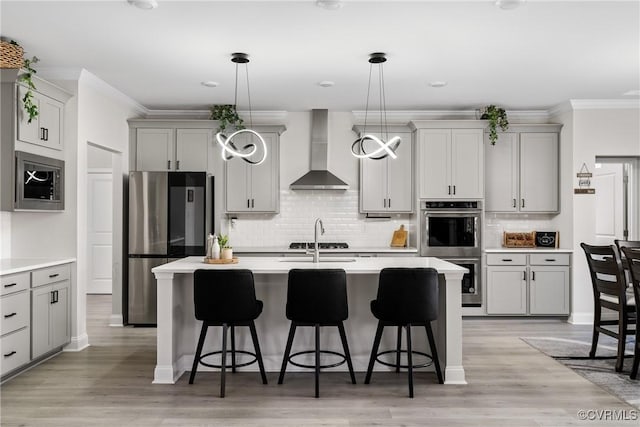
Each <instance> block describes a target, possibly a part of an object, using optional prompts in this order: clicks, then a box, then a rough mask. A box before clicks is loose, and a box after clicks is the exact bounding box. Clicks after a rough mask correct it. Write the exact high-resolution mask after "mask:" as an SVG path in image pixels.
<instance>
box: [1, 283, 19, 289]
mask: <svg viewBox="0 0 640 427" xmlns="http://www.w3.org/2000/svg"><path fill="white" fill-rule="evenodd" d="M15 285H17V283H7V284H6V285H4V287H5V288H10V287H12V286H15Z"/></svg>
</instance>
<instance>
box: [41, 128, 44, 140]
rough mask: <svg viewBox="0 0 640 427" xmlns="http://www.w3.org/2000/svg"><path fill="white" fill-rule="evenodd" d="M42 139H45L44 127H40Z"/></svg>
mask: <svg viewBox="0 0 640 427" xmlns="http://www.w3.org/2000/svg"><path fill="white" fill-rule="evenodd" d="M40 141H44V128H40Z"/></svg>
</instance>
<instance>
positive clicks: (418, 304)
mask: <svg viewBox="0 0 640 427" xmlns="http://www.w3.org/2000/svg"><path fill="white" fill-rule="evenodd" d="M371 312H372V313H373V315H374V316H375V317H376V319H378V329H377V330H376V337H375V339H374V341H373V348H372V349H371V357H370V359H369V367H368V368H367V375H366V377H365V380H364V383H365V384H369V383H370V382H371V373H372V371H373V365H374V363H375V362H376V361H377V362H378V363H382V364H383V365H387V366H391V367H394V368H396V372H399V371H400V368H407V370H408V371H409V397H413V369H414V368H422V367H424V366H429V365H430V364H431V362H433V364H434V366H435V370H436V375H437V376H438V382H439V383H440V384H442V383H443V379H442V371H441V370H440V361H439V360H438V352H437V350H436V343H435V340H434V339H433V331H432V330H431V321H432V320H436V319H437V318H438V272H437V271H436V270H435V269H433V268H385V269H383V270H382V271H380V281H379V284H378V296H377V298H376V299H375V300H373V301H371ZM385 326H397V327H398V342H397V347H396V349H395V350H388V351H383V352H380V353H378V347H379V346H380V339H381V338H382V331H383V330H384V327H385ZM411 326H424V327H425V329H426V331H427V338H428V339H429V347H430V348H431V355H428V354H426V353H422V352H419V351H415V350H413V349H412V348H411ZM403 327H404V328H405V329H406V330H407V349H406V350H401V347H400V346H401V343H402V328H403ZM389 353H395V354H396V361H395V363H388V362H385V361H382V360H380V356H382V355H385V354H389ZM401 353H406V355H407V364H406V365H400V354H401ZM414 354H419V355H421V356H425V357H427V359H430V361H428V362H427V363H424V364H421V365H414V364H413V358H412V356H413V355H414Z"/></svg>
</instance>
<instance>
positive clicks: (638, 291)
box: [622, 247, 640, 380]
mask: <svg viewBox="0 0 640 427" xmlns="http://www.w3.org/2000/svg"><path fill="white" fill-rule="evenodd" d="M622 253H623V254H624V256H625V258H626V259H627V263H628V265H629V275H630V276H631V283H632V284H633V296H634V302H635V306H636V343H635V345H634V347H633V367H632V368H631V375H630V376H631V379H633V380H635V379H637V378H638V365H640V304H638V303H639V302H640V249H639V248H630V247H623V248H622Z"/></svg>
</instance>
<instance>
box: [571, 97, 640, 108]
mask: <svg viewBox="0 0 640 427" xmlns="http://www.w3.org/2000/svg"><path fill="white" fill-rule="evenodd" d="M569 103H570V104H571V108H572V109H574V110H621V109H639V108H640V99H571V100H569Z"/></svg>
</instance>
